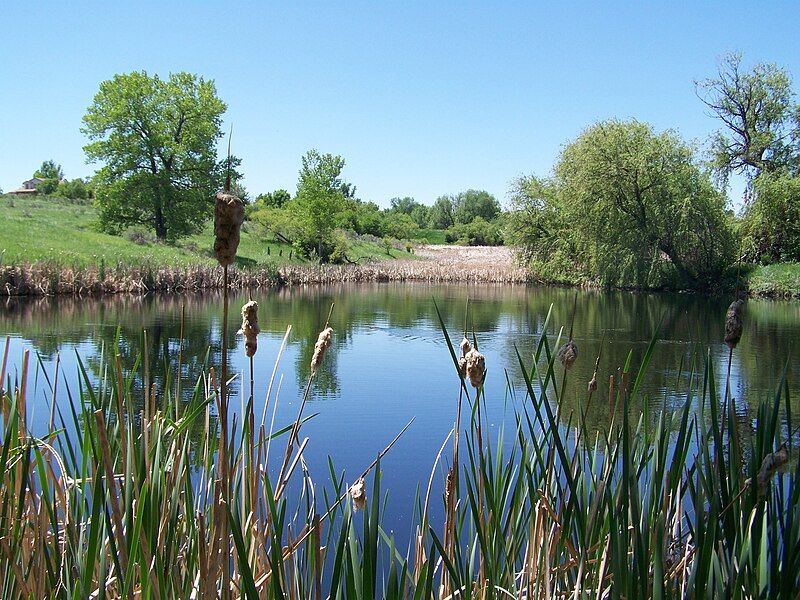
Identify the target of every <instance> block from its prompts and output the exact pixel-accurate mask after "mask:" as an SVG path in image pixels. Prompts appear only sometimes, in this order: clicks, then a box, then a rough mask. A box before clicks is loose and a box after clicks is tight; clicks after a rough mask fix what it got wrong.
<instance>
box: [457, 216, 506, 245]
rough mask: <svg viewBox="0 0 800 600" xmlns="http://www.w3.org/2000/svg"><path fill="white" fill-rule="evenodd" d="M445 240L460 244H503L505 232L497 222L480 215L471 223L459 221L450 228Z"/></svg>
mask: <svg viewBox="0 0 800 600" xmlns="http://www.w3.org/2000/svg"><path fill="white" fill-rule="evenodd" d="M445 241H446V242H447V243H449V244H458V245H460V246H502V245H503V233H502V230H501V228H500V226H499V225H498V224H497V223H490V222H488V221H486V220H484V218H483V217H480V216H478V217H475V218H474V219H473V220H472V221H471V222H469V223H457V224H456V225H454V226H453V227H451V228H450V229H448V230H447V232H446V233H445Z"/></svg>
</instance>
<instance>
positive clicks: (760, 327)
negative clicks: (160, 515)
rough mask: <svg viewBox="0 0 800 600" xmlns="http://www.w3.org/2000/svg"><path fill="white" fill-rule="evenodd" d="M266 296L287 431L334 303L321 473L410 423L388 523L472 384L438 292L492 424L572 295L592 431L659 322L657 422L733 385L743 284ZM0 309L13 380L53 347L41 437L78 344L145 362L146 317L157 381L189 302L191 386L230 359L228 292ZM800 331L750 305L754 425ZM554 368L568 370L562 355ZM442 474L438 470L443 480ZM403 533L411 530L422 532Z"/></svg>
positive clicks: (237, 359)
mask: <svg viewBox="0 0 800 600" xmlns="http://www.w3.org/2000/svg"><path fill="white" fill-rule="evenodd" d="M252 297H253V299H255V300H257V301H258V303H259V307H260V309H259V317H260V325H261V328H262V334H261V336H260V337H259V349H258V353H257V355H256V357H255V361H254V371H255V394H254V396H255V414H256V419H257V420H259V421H260V420H262V419H263V420H264V421H265V422H266V424H267V426H269V424H270V422H271V421H272V418H273V416H272V411H273V408H274V410H275V413H274V415H275V416H274V422H275V425H276V427H278V426H283V425H285V424H288V423H289V422H291V421H292V420H293V419H294V417H295V416H296V414H297V410H298V408H299V402H300V399H301V398H302V394H303V390H304V388H305V385H306V381H307V379H308V377H309V374H310V361H311V356H312V354H313V349H314V342H315V341H316V338H317V334H318V333H319V331H320V330H321V329H322V328H323V326H324V323H325V321H326V318H327V316H328V313H329V309H330V306H331V304H332V303H334V304H335V307H334V309H333V313H332V318H331V325H332V327H333V329H334V336H333V344H332V346H331V349H330V350H329V351H328V353H327V354H326V356H325V360H324V363H323V366H322V367H321V369H320V371H319V372H318V374H317V376H316V378H315V381H314V385H313V387H312V395H311V398H310V400H309V402H308V405H307V407H306V411H305V412H306V414H309V415H310V414H314V415H315V416H314V418H312V419H311V420H310V421H309V422H308V423H306V424H305V425H304V426H303V428H302V433H301V438H302V437H305V436H307V437H308V438H309V443H308V446H307V447H306V450H305V458H306V462H307V464H308V467H309V470H310V473H311V475H312V477H313V478H314V479H315V481H317V482H318V483H320V484H322V485H328V484H329V480H330V476H329V470H328V456H331V457H332V458H333V462H334V464H335V467H336V469H337V470H338V471H341V470H345V471H346V472H347V473H348V474H349V476H348V478H347V480H348V481H349V480H352V478H353V477H355V476H356V474H357V473H359V472H361V471H362V470H363V469H364V468H365V467H366V466H367V465H369V463H370V462H371V461H372V460H373V459H374V458H375V456H376V454H377V453H378V452H379V451H380V450H381V449H382V448H383V447H384V446H386V444H388V443H389V441H390V440H391V439H392V438H393V437H394V436H395V435H396V434H397V433H398V432H399V431H400V430H401V429H402V428H403V427H404V425H405V424H406V423H408V422H409V421H410V420H411V419H414V422H413V424H412V425H411V427H410V428H409V429H408V431H407V432H406V433H405V434H404V435H403V436H402V437H401V439H400V440H399V441H398V442H397V444H396V446H395V447H394V448H393V449H392V451H391V452H390V453H389V455H388V456H387V457H386V458H385V459H384V460H383V461H382V472H383V480H382V485H383V486H384V489H385V490H389V494H390V499H389V507H390V508H389V511H388V513H387V514H388V515H389V517H390V518H389V519H388V522H387V523H386V524H388V525H390V526H392V525H396V526H397V527H403V526H404V525H402V524H403V523H410V521H411V519H409V514H408V511H410V510H412V509H413V505H414V502H413V501H414V497H415V495H416V494H417V486H419V485H421V486H422V487H423V489H424V486H425V485H426V484H427V481H428V477H429V475H430V472H431V469H432V467H433V463H434V460H435V457H436V455H437V452H438V451H439V449H440V447H441V446H442V443H443V442H444V440H445V438H446V437H447V436H448V433H449V431H450V429H451V428H452V426H453V421H454V417H455V411H456V406H457V402H458V396H459V388H460V384H459V380H458V377H457V375H456V370H455V368H454V365H453V361H452V358H451V355H450V352H449V351H448V349H447V345H446V341H445V337H444V335H443V333H442V329H441V326H440V321H439V317H438V316H437V310H436V306H438V307H439V311H440V312H441V316H442V319H443V320H444V322H445V325H446V327H447V330H448V332H449V334H450V336H451V337H452V339H453V342H454V343H455V344H457V343H458V342H459V341H460V339H461V337H462V335H463V331H464V324H465V321H466V323H467V325H468V328H469V331H470V337H471V336H472V332H473V331H474V333H475V337H476V338H477V341H478V344H479V348H480V351H481V352H482V353H483V354H485V356H486V365H487V369H488V376H487V380H486V417H487V425H488V428H489V429H490V431H491V432H492V433H496V432H498V431H499V430H500V429H501V428H503V426H504V425H505V426H506V427H507V426H508V425H510V424H512V423H513V421H512V420H511V419H512V417H513V414H514V409H515V407H516V408H517V409H519V408H521V407H524V406H525V403H526V396H525V392H524V380H523V377H522V371H521V368H520V365H519V362H518V359H517V354H516V352H517V350H518V351H519V353H520V354H521V356H522V357H523V360H524V362H525V364H526V365H528V366H530V365H531V363H532V355H533V352H534V350H535V347H536V344H537V342H538V340H539V338H540V336H541V334H542V333H543V330H544V327H545V321H546V319H547V316H548V312H549V311H550V310H551V306H552V314H551V315H550V319H549V322H548V323H547V329H546V333H547V334H548V335H549V336H550V342H551V344H555V343H556V338H557V336H558V335H559V333H560V332H561V336H562V341H565V340H566V337H567V335H568V330H569V328H570V323H571V317H572V314H573V306H575V311H574V326H573V327H574V339H575V341H576V343H577V345H578V348H579V356H578V360H577V362H576V364H575V366H574V368H573V369H572V370H571V371H570V372H569V376H568V379H567V388H566V392H565V394H564V399H563V405H562V407H561V416H562V419H563V420H564V422H565V423H566V420H567V419H568V418H569V417H570V416H571V415H572V414H574V411H575V410H577V408H578V407H584V406H585V405H586V399H587V383H588V382H589V380H590V379H591V377H592V373H593V371H594V369H595V361H596V359H597V357H598V355H599V357H600V358H599V363H598V380H599V389H598V391H597V393H596V394H595V396H594V398H593V401H592V403H591V404H589V406H588V407H586V411H587V413H586V414H587V420H588V422H589V423H590V424H591V427H592V428H595V429H597V431H602V430H603V429H604V428H607V427H608V426H609V424H610V423H611V420H612V418H613V417H614V414H615V412H617V411H618V410H619V409H618V407H617V408H616V409H615V407H613V406H610V405H609V402H608V381H609V376H611V375H615V376H616V375H617V374H618V368H620V367H622V366H623V365H624V364H625V362H626V360H627V358H628V354H629V352H630V353H632V354H631V357H632V365H633V369H634V371H635V370H636V369H638V366H639V363H640V361H641V358H642V356H643V354H644V352H645V350H646V349H647V346H648V344H649V343H650V341H651V339H653V336H657V337H658V342H657V344H656V346H655V351H654V354H653V358H652V362H651V365H650V367H649V369H648V371H647V376H646V379H645V384H644V386H643V396H642V397H643V398H645V400H644V401H640V402H639V403H638V404H637V405H636V409H637V410H642V409H644V408H647V409H648V410H647V412H646V415H647V419H648V424H652V423H653V422H654V421H655V419H656V418H657V416H658V414H659V413H660V412H661V411H663V410H665V409H666V410H671V409H674V408H677V407H681V406H683V404H684V403H685V402H686V401H687V397H689V395H688V391H689V387H690V385H694V386H696V385H697V379H698V377H702V371H703V368H704V363H705V360H706V357H707V356H708V357H709V358H710V360H711V364H712V365H713V369H714V373H715V376H716V381H717V385H718V386H719V389H720V390H723V389H724V385H725V377H726V371H727V368H728V348H727V346H726V345H725V344H724V343H723V341H722V337H723V328H724V327H723V325H724V318H725V310H726V308H727V306H728V304H729V302H730V300H731V299H730V298H729V297H724V298H706V297H701V296H696V295H686V294H675V295H666V294H660V295H655V294H634V293H626V292H613V293H610V292H599V291H581V292H578V293H577V300H576V299H575V298H576V292H574V291H573V290H568V289H559V288H543V287H525V286H491V285H481V286H459V285H447V286H440V285H424V284H408V283H405V284H393V283H386V284H372V285H357V286H355V285H353V286H336V287H321V286H313V287H288V288H282V289H277V290H257V291H253V293H252ZM246 301H247V294H246V293H236V294H234V295H233V296H232V297H231V300H230V306H231V311H230V315H231V316H230V322H229V341H230V343H229V352H230V354H229V355H230V362H231V365H232V367H231V368H232V371H233V372H235V373H238V374H239V377H237V379H235V381H234V382H233V384H232V396H233V399H232V407H233V412H234V413H237V414H238V413H240V412H241V409H240V406H241V400H240V399H241V397H242V396H241V394H242V393H244V394H245V395H246V394H247V392H248V388H247V386H248V384H247V381H248V380H249V376H248V375H247V369H248V360H247V358H246V357H245V354H244V344H243V339H242V338H241V336H237V335H235V332H236V330H237V329H238V327H239V323H240V320H239V308H240V307H241V305H242V304H243V303H244V302H246ZM434 302H435V304H434ZM2 307H3V308H2V309H0V334H2V336H3V337H5V336H6V335H8V336H10V337H11V352H10V373H11V376H12V377H13V376H14V375H15V373H16V370H17V369H18V368H19V364H20V361H19V358H20V357H21V354H22V351H23V349H26V348H27V349H31V350H32V351H33V352H34V353H38V355H39V356H40V357H41V362H39V361H34V362H35V365H36V366H35V368H32V369H31V375H30V378H31V380H30V386H31V388H30V389H31V390H32V392H31V395H30V397H31V398H33V400H30V401H29V411H30V412H31V416H30V417H29V426H30V427H31V428H32V429H33V430H34V433H37V432H38V433H41V432H42V431H44V430H45V429H46V427H47V423H48V419H49V413H50V410H49V407H48V403H49V396H50V393H49V389H48V386H47V385H46V381H45V378H44V377H43V376H42V373H41V367H42V366H43V367H44V369H45V370H46V372H47V373H48V375H49V376H51V377H52V374H53V371H54V368H55V361H56V356H57V355H58V356H60V366H61V371H62V381H63V382H65V384H66V385H68V386H69V387H70V388H71V389H72V391H73V395H74V393H75V391H76V388H77V381H78V377H77V372H78V363H77V358H76V357H77V356H80V357H81V359H82V361H83V362H84V363H85V364H86V365H87V368H88V369H89V371H90V373H91V375H92V377H94V378H97V377H98V376H99V373H98V371H99V366H98V365H99V364H100V361H99V357H100V354H101V353H102V352H104V351H105V352H108V351H109V349H110V348H111V347H112V345H113V343H114V340H115V339H116V337H117V335H118V336H119V344H120V348H121V352H122V363H123V368H126V369H131V368H133V366H134V365H135V364H136V359H137V356H138V355H139V354H140V353H141V351H142V347H143V343H144V341H145V336H144V335H143V330H146V332H147V333H146V342H147V346H148V348H147V350H148V352H149V357H150V364H151V369H152V372H153V376H154V379H155V380H156V382H157V383H158V382H159V381H163V377H164V374H165V366H164V365H165V363H166V362H167V361H166V360H165V359H166V358H167V357H170V358H171V359H172V360H173V363H172V364H173V365H174V364H175V363H174V359H175V358H176V357H177V352H178V348H179V347H180V342H179V340H180V334H181V326H182V324H181V322H182V318H181V317H182V315H184V316H183V338H184V341H183V344H182V352H183V357H184V358H183V363H184V368H183V373H182V379H183V381H184V386H185V388H186V389H189V388H190V387H192V386H193V384H194V382H196V380H197V378H198V377H199V376H200V375H201V374H202V371H203V360H204V357H205V356H206V352H207V350H208V349H209V348H210V355H209V360H210V364H212V365H215V366H219V364H220V352H221V319H222V300H221V296H220V295H219V294H206V295H186V296H181V295H161V296H158V295H151V296H110V297H103V298H100V299H90V298H66V297H65V298H44V299H27V298H10V299H8V300H6V301H5V302H4V303H3V305H2ZM289 326H291V331H290V333H289V334H288V338H287V345H286V348H285V352H284V353H283V356H282V358H281V360H280V363H279V364H278V367H277V371H276V372H277V376H276V379H275V384H274V386H273V396H276V395H277V402H276V400H275V398H274V397H273V398H271V399H270V406H269V408H268V410H266V411H265V410H264V409H265V396H266V392H267V386H268V384H269V381H270V377H271V374H272V372H273V368H274V365H275V362H276V359H277V358H278V354H279V350H280V347H281V343H282V340H283V338H284V335H285V333H286V330H287V327H289ZM562 328H563V331H562ZM798 334H800V303H792V302H774V301H767V300H756V299H753V300H750V301H748V303H747V306H746V309H745V325H744V334H743V337H742V341H741V343H740V345H739V346H738V347H737V348H736V350H735V352H734V353H733V361H732V363H731V389H732V395H733V396H734V398H735V399H736V407H737V408H736V410H737V417H738V419H739V421H740V422H741V423H742V425H743V429H744V430H745V435H746V431H747V429H748V428H751V427H752V418H753V410H752V409H753V407H754V406H755V405H756V404H757V402H758V401H759V400H760V399H763V398H765V397H767V396H769V395H770V394H774V392H775V388H776V386H777V384H778V382H779V381H780V378H781V374H782V372H783V370H784V368H786V369H787V378H788V381H789V382H790V383H792V384H793V383H794V382H796V381H797V380H798V378H800V361H798V360H797V359H796V348H795V347H794V346H793V344H794V343H795V341H796V340H797V339H798ZM40 365H41V366H40ZM692 371H694V373H695V378H694V379H692V377H691V373H692ZM243 373H244V377H242V376H241V375H242V374H243ZM556 373H557V376H558V377H559V378H560V377H561V373H562V369H561V367H560V365H557V366H556ZM243 381H244V382H245V389H244V390H243V389H242V385H241V383H242V382H243ZM793 389H794V388H793ZM276 392H277V394H276ZM720 393H721V392H720ZM795 396H796V394H795ZM508 437H511V436H510V434H509V436H508ZM439 468H440V470H441V469H442V468H443V467H442V466H441V465H440V467H439ZM442 479H443V474H441V473H440V474H439V475H438V476H437V477H436V480H437V482H440V481H441V480H442ZM397 533H398V534H399V537H400V538H405V537H406V536H407V535H408V534H409V533H410V532H407V531H402V532H397Z"/></svg>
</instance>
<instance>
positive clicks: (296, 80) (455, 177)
mask: <svg viewBox="0 0 800 600" xmlns="http://www.w3.org/2000/svg"><path fill="white" fill-rule="evenodd" d="M0 14H2V25H1V26H0V31H2V33H0V86H2V87H1V88H0V89H2V93H1V94H0V98H2V99H0V186H1V187H2V188H3V189H4V190H6V191H7V190H9V189H13V188H15V187H17V186H18V185H19V184H20V183H21V182H22V180H24V179H27V178H28V177H30V175H31V174H32V173H33V171H34V170H35V169H36V168H37V167H38V166H39V164H41V162H42V161H43V160H45V159H49V158H52V159H54V160H55V161H56V162H59V163H61V164H62V165H63V167H64V170H65V172H66V175H67V177H69V178H72V177H78V176H86V175H90V174H91V173H92V172H93V167H92V166H90V165H86V164H85V161H84V156H83V151H82V146H83V144H84V143H85V139H84V138H83V135H82V134H81V133H80V126H81V117H82V116H83V114H84V112H85V110H86V107H87V106H88V105H89V104H90V102H91V100H92V97H93V95H94V94H95V93H96V91H97V89H98V85H99V83H100V82H101V81H103V80H105V79H108V78H110V77H112V76H113V75H114V74H115V73H122V72H129V71H133V70H141V69H144V70H147V71H148V72H150V73H158V74H160V75H167V74H168V73H169V72H174V71H191V72H195V73H198V74H201V75H203V76H204V77H206V78H209V79H214V80H215V81H216V84H217V89H218V93H219V96H220V97H221V98H222V99H223V100H224V101H225V102H226V103H227V105H228V111H227V113H226V115H225V119H226V123H230V122H233V123H234V139H233V145H234V152H235V154H237V155H239V156H241V157H242V159H243V165H242V168H243V171H244V174H245V177H246V180H245V185H246V187H247V188H248V189H249V190H250V192H251V193H253V194H257V193H259V192H264V191H270V190H273V189H276V188H280V187H283V188H286V189H288V190H290V191H291V192H294V189H295V185H296V180H297V171H298V169H299V165H300V156H301V155H302V154H303V153H304V152H305V151H306V150H308V149H310V148H317V149H319V150H320V151H322V152H331V153H335V154H341V155H342V156H343V157H344V158H345V159H346V161H347V166H346V168H345V172H344V175H345V178H346V179H347V180H348V181H351V182H352V183H354V184H355V185H356V186H357V190H358V196H359V197H361V198H362V199H365V200H373V201H375V202H377V203H378V204H380V205H383V206H385V205H387V204H388V201H389V199H390V198H392V197H395V196H413V197H414V198H416V199H417V200H419V201H421V202H424V203H431V202H432V201H433V200H434V199H435V198H436V197H437V196H439V195H441V194H446V193H456V192H458V191H461V190H464V189H468V188H478V189H486V190H488V191H490V192H492V193H493V194H495V195H496V196H497V197H498V199H500V200H501V201H505V199H506V197H507V194H508V188H509V183H510V181H511V180H513V179H514V178H516V177H518V176H519V175H522V174H529V173H536V174H539V175H546V174H547V173H548V172H549V171H550V169H551V168H552V165H553V163H554V161H555V159H556V157H557V156H558V153H559V150H560V148H561V147H562V145H563V144H564V143H566V142H568V141H570V140H572V139H574V138H575V137H576V136H577V135H578V134H579V133H580V132H581V130H583V129H584V128H585V127H586V126H588V125H589V124H591V123H593V122H595V121H597V120H601V119H606V118H610V117H619V118H631V117H635V118H637V119H640V120H643V121H648V122H650V123H652V124H653V125H654V126H655V127H656V128H657V129H659V130H660V129H666V128H674V129H676V130H677V131H678V132H679V133H680V134H681V135H682V136H683V137H684V138H685V139H687V140H689V141H696V142H697V143H698V144H702V143H703V142H705V140H706V138H707V136H708V135H709V133H710V132H711V131H713V130H714V129H715V128H716V127H717V123H716V122H715V121H714V120H712V119H711V118H710V117H708V116H707V114H706V113H705V111H704V107H703V105H702V104H701V103H700V101H699V100H698V99H697V97H696V96H695V94H694V86H693V80H694V79H699V78H703V77H707V76H710V75H713V74H714V72H715V68H716V58H717V57H718V56H719V55H721V54H723V53H726V52H729V51H734V50H738V51H741V52H742V53H743V54H744V58H745V63H746V64H748V65H750V64H752V63H754V62H760V61H765V62H775V63H777V64H778V65H780V66H783V67H785V68H787V69H788V70H789V71H790V72H791V73H792V74H793V75H794V76H795V77H796V78H800V44H798V41H797V40H798V35H799V34H798V31H800V3H797V2H752V1H748V2H739V1H729V2H713V3H705V2H704V3H694V2H693V3H689V2H669V3H663V5H659V6H656V5H655V3H652V2H631V3H610V2H606V3H603V2H586V3H583V2H569V3H566V2H564V3H562V2H541V3H538V2H537V3H533V2H485V3H476V2H442V3H434V2H411V1H408V2H364V3H360V2H358V3H356V2H348V3H336V2H319V3H316V2H315V3H306V2H286V3H280V4H277V3H265V2H252V3H245V2H225V3H223V2H178V1H174V2H136V3H123V2H108V1H106V2H97V3H94V2H80V1H77V2H52V3H46V2H27V1H26V2H13V1H12V2H9V1H5V2H3V5H2V11H0ZM795 89H800V86H798V84H797V83H796V84H795Z"/></svg>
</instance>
